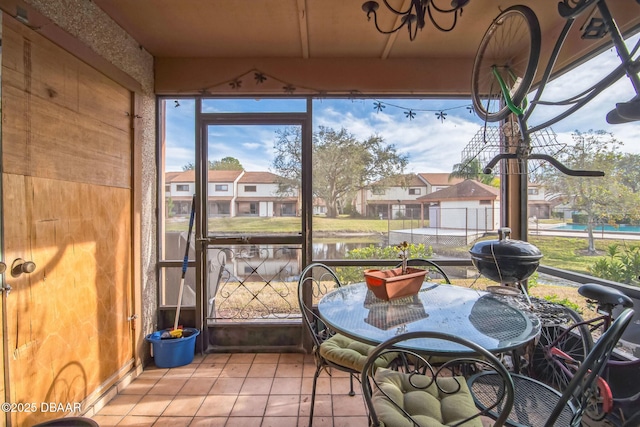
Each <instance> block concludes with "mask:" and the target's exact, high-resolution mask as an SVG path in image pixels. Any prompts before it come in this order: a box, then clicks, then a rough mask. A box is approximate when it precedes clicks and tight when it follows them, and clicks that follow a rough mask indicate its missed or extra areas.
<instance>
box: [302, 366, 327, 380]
mask: <svg viewBox="0 0 640 427" xmlns="http://www.w3.org/2000/svg"><path fill="white" fill-rule="evenodd" d="M315 374H316V365H315V363H313V364H311V363H305V364H304V368H303V369H302V376H303V377H313V376H314V375H315ZM321 375H327V374H326V373H324V371H322V373H321Z"/></svg>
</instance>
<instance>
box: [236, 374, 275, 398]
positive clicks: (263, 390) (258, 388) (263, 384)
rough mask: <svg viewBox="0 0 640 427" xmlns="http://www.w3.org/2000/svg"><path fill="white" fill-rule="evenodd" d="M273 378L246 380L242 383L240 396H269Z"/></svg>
mask: <svg viewBox="0 0 640 427" xmlns="http://www.w3.org/2000/svg"><path fill="white" fill-rule="evenodd" d="M272 384H273V378H246V379H245V380H244V383H242V388H241V389H240V395H245V394H269V393H271V385H272Z"/></svg>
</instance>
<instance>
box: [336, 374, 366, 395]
mask: <svg viewBox="0 0 640 427" xmlns="http://www.w3.org/2000/svg"><path fill="white" fill-rule="evenodd" d="M350 384H351V383H350V381H349V377H342V378H340V377H338V378H334V377H332V378H331V394H334V395H338V394H348V393H349V390H351V386H350ZM353 392H354V393H355V394H356V395H358V394H362V386H361V385H360V381H358V380H357V379H355V378H354V379H353Z"/></svg>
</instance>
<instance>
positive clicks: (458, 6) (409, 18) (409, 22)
mask: <svg viewBox="0 0 640 427" xmlns="http://www.w3.org/2000/svg"><path fill="white" fill-rule="evenodd" d="M382 1H383V2H384V4H385V6H387V9H389V10H390V11H391V12H393V13H395V14H396V15H399V16H401V17H402V18H401V20H400V24H399V25H398V26H397V27H396V28H394V29H392V30H389V31H385V30H382V29H380V27H379V26H378V14H377V12H376V11H377V10H378V8H379V7H380V4H379V3H378V2H377V1H366V2H364V3H363V4H362V10H364V11H365V12H367V19H368V20H369V21H370V20H371V15H372V14H373V22H374V23H375V25H376V29H377V30H378V31H379V32H381V33H382V34H391V33H395V32H396V31H398V30H399V29H400V28H402V27H404V26H406V27H407V29H408V30H409V39H410V40H411V41H413V40H414V39H415V38H416V34H417V33H418V30H419V29H420V30H422V28H423V27H424V24H425V15H428V16H429V20H430V21H431V23H432V24H433V26H434V27H436V28H437V29H438V30H440V31H451V30H453V29H454V27H455V26H456V22H457V20H458V15H460V16H462V8H463V7H464V6H466V5H467V3H469V0H451V7H450V8H440V7H438V6H436V4H435V1H434V0H411V5H410V6H409V8H407V10H397V9H395V8H394V7H393V6H391V5H390V4H389V3H388V2H387V0H382ZM435 13H437V14H441V15H442V14H451V13H452V14H453V22H452V24H451V26H450V27H444V26H442V25H440V24H439V23H438V22H436V19H435V18H434V14H435Z"/></svg>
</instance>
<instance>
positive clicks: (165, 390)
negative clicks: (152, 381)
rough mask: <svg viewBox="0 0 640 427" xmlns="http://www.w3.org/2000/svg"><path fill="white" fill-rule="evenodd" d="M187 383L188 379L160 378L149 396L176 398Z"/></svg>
mask: <svg viewBox="0 0 640 427" xmlns="http://www.w3.org/2000/svg"><path fill="white" fill-rule="evenodd" d="M186 383H187V379H186V378H160V379H159V380H158V382H157V383H156V385H154V386H153V387H152V388H151V390H149V392H148V394H164V395H169V396H175V395H176V394H178V392H179V391H180V389H181V388H182V387H183V386H184V385H185V384H186Z"/></svg>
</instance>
